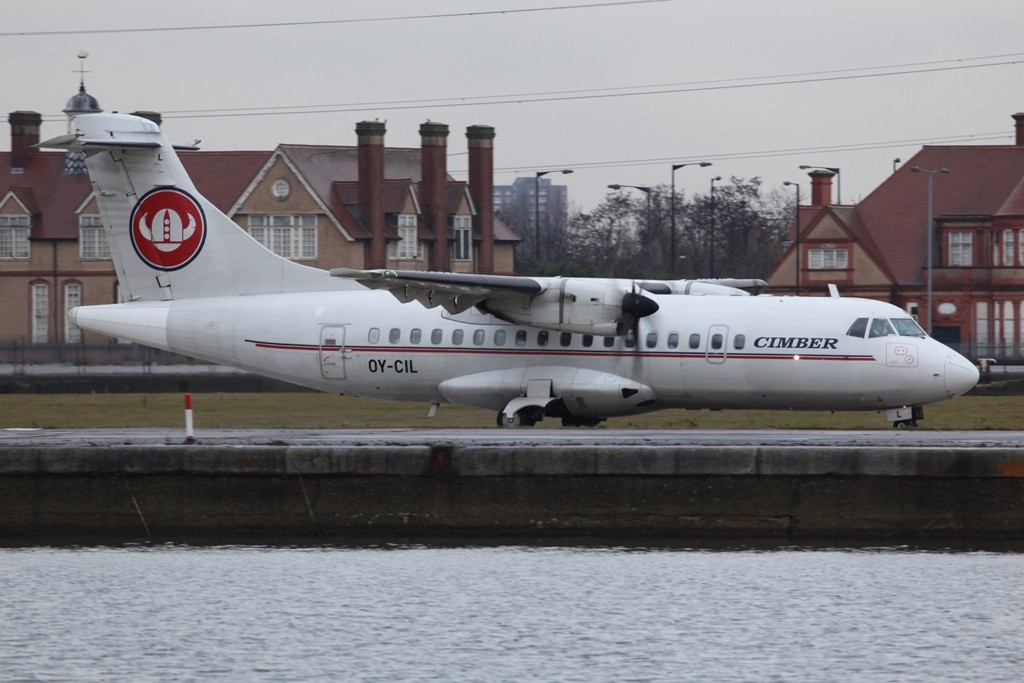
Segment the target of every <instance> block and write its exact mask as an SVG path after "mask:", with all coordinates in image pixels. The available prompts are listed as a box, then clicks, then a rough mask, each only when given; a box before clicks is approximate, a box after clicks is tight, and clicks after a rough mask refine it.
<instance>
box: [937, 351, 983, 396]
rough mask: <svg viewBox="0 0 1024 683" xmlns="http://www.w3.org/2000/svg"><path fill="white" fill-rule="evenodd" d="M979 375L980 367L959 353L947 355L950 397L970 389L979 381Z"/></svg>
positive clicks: (946, 376) (947, 391) (947, 388)
mask: <svg viewBox="0 0 1024 683" xmlns="http://www.w3.org/2000/svg"><path fill="white" fill-rule="evenodd" d="M978 377H980V374H979V373H978V368H976V367H974V365H973V364H972V363H971V362H970V361H969V360H967V359H966V358H964V357H963V356H961V355H960V354H959V353H951V354H949V355H948V356H946V373H945V379H946V393H947V394H949V397H950V398H953V397H954V396H959V395H961V394H965V393H967V392H968V391H970V389H971V388H972V387H973V386H974V385H975V384H977V383H978Z"/></svg>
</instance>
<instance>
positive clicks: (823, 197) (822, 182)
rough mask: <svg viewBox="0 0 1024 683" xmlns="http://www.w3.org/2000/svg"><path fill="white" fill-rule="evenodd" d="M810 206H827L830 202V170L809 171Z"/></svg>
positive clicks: (831, 174)
mask: <svg viewBox="0 0 1024 683" xmlns="http://www.w3.org/2000/svg"><path fill="white" fill-rule="evenodd" d="M807 175H809V176H811V206H828V205H829V204H831V203H832V176H834V175H835V173H833V172H832V171H811V172H810V173H808V174H807Z"/></svg>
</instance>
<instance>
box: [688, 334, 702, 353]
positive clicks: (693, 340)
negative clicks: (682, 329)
mask: <svg viewBox="0 0 1024 683" xmlns="http://www.w3.org/2000/svg"><path fill="white" fill-rule="evenodd" d="M690 348H691V349H699V348H700V335H699V334H697V333H696V332H694V333H693V334H691V335H690Z"/></svg>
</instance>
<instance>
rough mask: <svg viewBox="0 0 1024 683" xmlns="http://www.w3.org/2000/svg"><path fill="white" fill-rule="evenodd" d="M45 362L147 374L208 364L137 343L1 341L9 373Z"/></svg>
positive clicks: (0, 363)
mask: <svg viewBox="0 0 1024 683" xmlns="http://www.w3.org/2000/svg"><path fill="white" fill-rule="evenodd" d="M48 365H57V366H73V367H77V368H80V369H83V370H85V369H87V368H89V367H91V366H138V368H139V372H142V373H146V372H150V371H152V368H153V366H160V365H196V366H208V365H210V364H209V363H206V362H204V361H198V360H195V359H194V358H187V357H185V356H180V355H178V354H176V353H169V352H167V351H160V350H159V349H153V348H150V347H148V346H141V345H139V344H116V343H114V342H110V343H107V344H25V343H23V342H8V343H5V344H0V366H6V368H5V369H6V370H8V371H9V372H13V373H15V374H18V373H24V372H27V371H28V369H29V368H30V367H38V366H48Z"/></svg>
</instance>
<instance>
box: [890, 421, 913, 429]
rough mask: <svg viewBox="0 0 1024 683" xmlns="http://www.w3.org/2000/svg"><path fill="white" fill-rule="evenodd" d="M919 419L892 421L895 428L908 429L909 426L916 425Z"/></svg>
mask: <svg viewBox="0 0 1024 683" xmlns="http://www.w3.org/2000/svg"><path fill="white" fill-rule="evenodd" d="M916 426H917V420H896V421H895V422H893V423H892V427H893V429H906V428H907V427H916Z"/></svg>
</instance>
